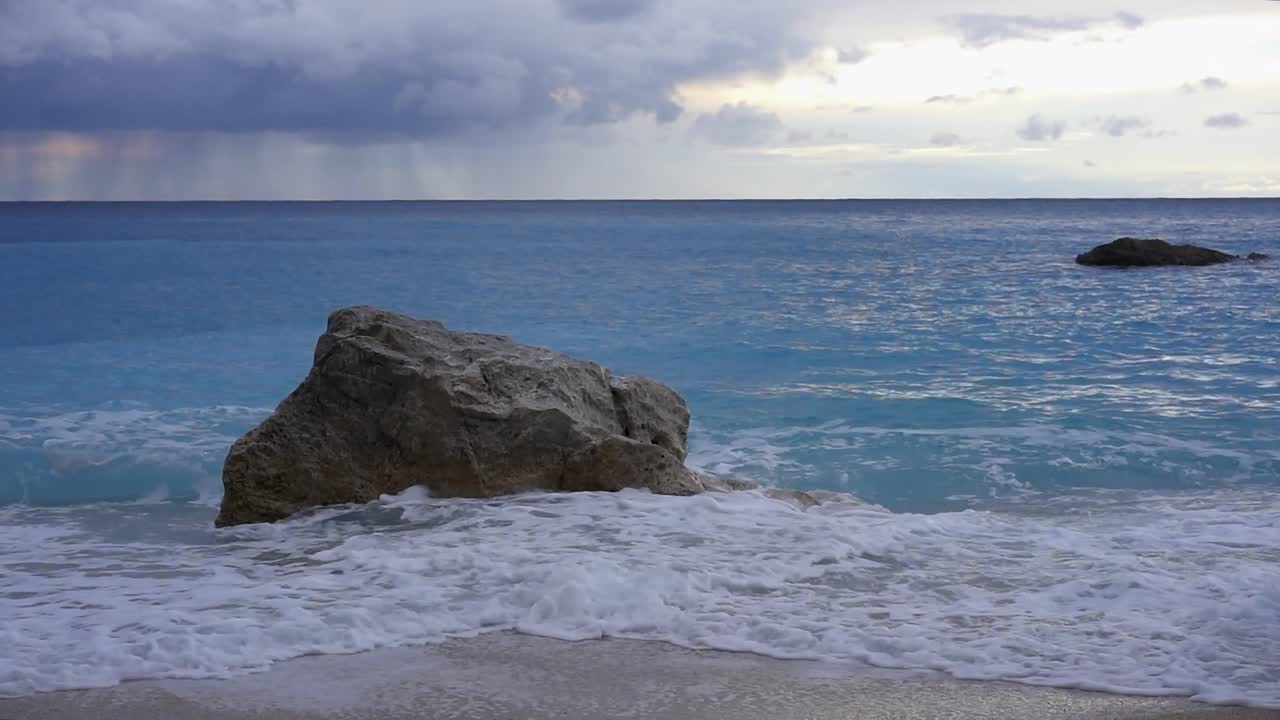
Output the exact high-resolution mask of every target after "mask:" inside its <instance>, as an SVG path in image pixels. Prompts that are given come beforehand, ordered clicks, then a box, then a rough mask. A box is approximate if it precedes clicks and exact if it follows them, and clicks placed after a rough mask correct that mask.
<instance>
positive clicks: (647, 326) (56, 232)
mask: <svg viewBox="0 0 1280 720" xmlns="http://www.w3.org/2000/svg"><path fill="white" fill-rule="evenodd" d="M1123 235H1133V236H1138V237H1163V238H1166V239H1169V240H1171V241H1176V242H1195V243H1198V244H1205V245H1209V246H1212V247H1216V248H1219V249H1223V250H1226V251H1229V252H1234V253H1239V254H1244V253H1248V252H1253V251H1256V252H1263V253H1269V254H1271V255H1273V256H1280V200H1113V201H1085V200H1081V201H1036V200H1025V201H847V202H845V201H813V202H583V203H577V202H528V203H523V202H522V203H489V202H475V203H471V202H460V203H449V202H440V203H226V204H222V203H191V204H184V203H179V204H0V307H2V308H3V315H2V317H3V319H2V320H0V695H25V694H30V693H38V692H44V691H50V690H56V689H62V688H84V687H97V686H108V685H113V684H117V683H120V682H123V681H126V680H131V679H139V678H166V677H168V678H172V677H181V678H201V677H227V676H233V675H238V674H242V673H248V672H253V671H259V670H263V669H265V668H267V667H269V666H270V665H271V664H272V663H275V662H277V661H281V660H286V659H289V658H294V657H298V656H302V655H314V654H326V653H352V652H358V651H362V650H368V649H373V648H379V647H390V646H404V645H417V644H426V643H433V642H438V641H440V640H442V639H444V638H449V637H466V636H473V635H477V634H481V633H490V632H498V631H512V630H514V631H518V632H523V633H530V634H536V635H543V636H548V637H554V638H565V639H589V638H599V637H613V638H638V639H650V640H664V641H668V642H671V643H675V644H678V645H682V646H687V647H693V648H715V649H725V650H737V651H747V652H752V653H759V654H764V655H770V656H775V657H781V658H808V659H818V660H827V661H831V662H833V663H842V662H847V663H849V664H850V665H849V667H850V672H856V667H857V664H859V663H870V664H872V665H876V666H881V667H889V668H909V669H927V670H936V671H942V672H946V673H949V674H951V675H954V676H956V677H960V678H983V679H1003V680H1011V681H1016V682H1024V683H1033V684H1042V685H1053V686H1060V687H1073V688H1086V689H1095V690H1106V691H1112V692H1124V693H1137V694H1148V695H1178V696H1188V697H1193V698H1195V699H1198V700H1202V701H1205V702H1211V703H1242V704H1252V705H1259V706H1270V707H1280V302H1278V301H1280V262H1263V263H1245V262H1240V263H1232V264H1228V265H1223V266H1215V267H1208V268H1153V269H1141V270H1115V269H1099V268H1085V267H1080V266H1077V265H1075V264H1074V263H1073V257H1074V256H1075V254H1077V253H1080V252H1083V251H1085V250H1087V249H1089V248H1090V247H1092V246H1094V245H1097V244H1100V243H1103V242H1107V241H1110V240H1112V239H1115V238H1117V237H1120V236H1123ZM352 304H373V305H379V306H383V307H386V308H388V309H392V310H396V311H399V312H403V313H406V314H410V315H413V316H417V317H422V318H434V319H438V320H441V321H443V322H444V323H445V324H446V325H448V326H449V327H451V328H454V329H466V330H475V331H482V332H492V333H499V334H505V335H511V336H513V337H515V338H516V339H517V340H520V341H523V342H528V343H532V344H537V345H544V346H547V347H551V348H554V349H556V350H560V351H562V352H566V353H569V354H571V355H575V356H580V357H584V358H588V359H592V360H595V361H598V362H601V363H603V364H605V365H608V366H609V367H611V368H612V369H614V370H615V371H618V372H636V373H642V374H646V375H650V376H653V377H655V378H658V379H660V380H663V381H664V382H667V383H669V384H671V385H672V386H673V387H675V388H676V389H677V390H679V391H680V392H681V393H682V394H683V395H684V397H685V398H686V399H687V401H688V402H689V406H690V410H691V412H692V414H693V424H692V429H691V434H690V441H691V452H690V459H689V462H690V464H691V465H692V466H695V467H698V468H700V469H703V470H706V471H710V472H715V473H726V474H733V475H736V476H743V477H749V478H753V479H755V480H757V481H759V482H760V483H762V484H764V485H769V486H780V487H788V488H801V489H813V488H821V489H827V490H836V491H842V492H847V493H850V494H852V495H854V496H856V497H857V498H861V499H862V500H864V501H865V503H855V502H835V503H829V504H826V505H822V506H820V507H817V508H811V509H808V510H801V509H798V508H796V507H793V506H791V505H788V504H786V503H783V502H779V501H777V500H774V499H770V498H769V497H767V496H766V495H764V494H762V493H759V492H743V493H733V494H724V495H706V496H701V497H693V498H672V497H658V496H652V495H649V494H646V493H641V492H631V491H628V492H623V493H619V494H612V495H611V494H594V493H593V494H581V495H564V496H555V495H527V496H519V497H512V498H503V499H496V500H483V501H482V500H439V499H432V498H430V497H428V496H426V495H425V494H424V493H422V492H420V491H416V490H411V491H409V492H406V493H404V494H402V495H400V496H397V497H384V498H382V499H381V500H379V501H377V502H374V503H371V504H369V505H366V506H359V507H339V508H328V509H323V510H319V511H315V512H310V513H305V514H303V515H302V516H299V517H297V518H295V519H291V520H289V521H286V522H282V523H278V524H274V525H255V526H243V527H237V528H229V529H223V530H215V529H214V528H213V518H214V515H215V514H216V509H217V505H218V501H219V498H220V493H221V487H220V469H221V463H222V459H223V457H224V455H225V453H226V450H227V448H228V447H229V446H230V444H231V443H232V441H233V440H234V439H235V438H236V437H238V436H239V435H240V434H241V433H243V432H244V431H246V430H248V429H249V428H251V427H252V426H253V425H255V424H256V423H257V422H258V421H260V420H261V419H262V418H264V417H265V416H266V415H267V414H268V413H270V411H271V408H272V407H273V405H274V404H275V403H276V402H278V401H279V400H280V399H281V398H282V397H283V396H284V395H285V394H286V393H288V392H289V390H291V389H292V388H293V387H294V386H295V385H296V384H297V383H298V382H299V381H300V380H301V379H302V377H303V376H304V375H305V373H306V371H307V369H308V368H309V366H310V358H311V352H312V349H313V347H314V343H315V339H316V337H317V336H318V335H319V334H320V332H321V331H322V330H323V327H324V322H325V318H326V316H327V314H328V313H329V312H330V311H332V310H333V309H335V308H338V307H341V306H344V305H352Z"/></svg>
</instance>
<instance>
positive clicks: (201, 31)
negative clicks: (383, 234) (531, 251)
mask: <svg viewBox="0 0 1280 720" xmlns="http://www.w3.org/2000/svg"><path fill="white" fill-rule="evenodd" d="M820 4H821V3H813V4H812V5H813V7H811V8H809V9H811V10H815V11H816V10H817V9H819V7H820ZM806 7H808V6H806ZM807 17H808V15H807V14H805V13H801V12H797V11H795V10H794V9H792V8H789V7H784V6H781V5H780V4H778V3H774V2H771V0H743V1H741V2H737V3H732V2H727V1H726V0H689V1H688V2H684V3H667V4H664V3H660V2H658V1H657V0H554V1H553V0H546V1H545V2H533V1H531V0H484V1H482V2H471V1H465V2H464V0H437V1H434V2H417V1H414V0H385V1H384V2H380V3H376V4H370V5H363V4H357V3H350V2H345V1H344V0H309V1H308V2H298V1H296V0H187V1H186V2H182V3H175V2H172V1H171V0H0V130H74V131H94V130H107V129H110V130H180V131H188V130H191V131H197V130H212V131H224V132H259V131H283V132H306V133H314V134H316V135H317V136H318V137H321V138H325V139H328V140H330V141H334V142H369V141H377V140H382V139H394V138H396V137H433V136H439V135H442V134H446V133H450V132H455V131H459V130H464V129H471V128H506V127H514V126H527V125H530V124H534V123H537V122H540V121H543V120H546V119H549V118H554V119H563V120H564V121H565V122H568V123H574V124H596V123H607V122H614V121H617V120H621V119H624V118H627V117H630V116H632V115H635V114H648V115H651V116H652V117H653V118H655V119H656V120H657V121H659V122H669V121H672V120H674V119H676V118H677V117H678V116H679V115H680V112H681V108H680V106H679V105H678V104H677V103H676V102H675V100H674V99H673V95H674V88H675V87H676V86H677V85H678V84H680V83H682V82H687V81H692V80H700V79H708V78H717V77H726V76H731V75H735V74H738V73H743V72H757V73H766V74H768V73H774V72H778V71H779V70H780V69H781V68H782V67H783V65H784V63H786V62H787V61H788V60H789V59H793V58H797V57H801V56H803V55H804V54H806V53H807V52H808V51H809V50H810V49H811V48H812V44H811V42H810V41H809V40H808V39H807V37H808V33H807V32H805V28H804V25H803V23H804V22H805V21H806V18H807ZM711 28H714V30H715V31H714V32H713V31H711Z"/></svg>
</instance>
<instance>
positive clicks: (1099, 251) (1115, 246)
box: [1076, 237, 1237, 267]
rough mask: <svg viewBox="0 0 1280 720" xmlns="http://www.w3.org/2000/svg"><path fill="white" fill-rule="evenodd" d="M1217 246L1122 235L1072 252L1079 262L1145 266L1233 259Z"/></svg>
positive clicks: (1193, 263) (1198, 263)
mask: <svg viewBox="0 0 1280 720" xmlns="http://www.w3.org/2000/svg"><path fill="white" fill-rule="evenodd" d="M1236 259H1237V258H1236V256H1235V255H1230V254H1227V253H1224V252H1220V251H1218V250H1211V249H1209V248H1203V247H1199V246H1197V245H1171V244H1169V243H1167V242H1165V241H1164V240H1139V239H1137V238H1130V237H1124V238H1120V239H1119V240H1115V241H1113V242H1109V243H1107V244H1105V245H1099V246H1098V247H1096V248H1094V249H1092V250H1090V251H1089V252H1087V253H1084V254H1082V255H1077V256H1076V262H1078V263H1080V264H1081V265H1113V266H1117V267H1149V266H1154V265H1217V264H1218V263H1224V262H1231V261H1232V260H1236Z"/></svg>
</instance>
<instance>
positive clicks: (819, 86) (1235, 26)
mask: <svg viewBox="0 0 1280 720" xmlns="http://www.w3.org/2000/svg"><path fill="white" fill-rule="evenodd" d="M1278 37H1280V15H1276V16H1275V17H1267V16H1252V17H1245V16H1239V17H1235V16H1219V17H1201V18H1195V19H1184V18H1180V19H1172V20H1166V21H1160V22H1154V23H1151V24H1149V25H1147V26H1145V27H1143V28H1141V29H1139V30H1136V31H1132V30H1125V29H1123V28H1104V29H1094V30H1089V31H1084V32H1068V33H1062V34H1060V35H1057V36H1056V37H1054V38H1052V39H1051V40H1048V41H1043V42H1040V41H1028V40H1015V41H1010V42H1004V43H999V44H995V45H991V46H989V47H986V48H984V49H981V50H978V49H974V48H967V47H964V46H962V44H961V43H960V41H959V40H958V39H956V38H953V37H940V36H939V37H931V38H926V39H923V40H919V41H915V42H894V43H880V44H872V45H870V46H869V49H870V55H869V56H868V57H867V58H866V59H865V60H862V61H861V62H859V63H857V64H855V65H848V64H841V63H839V62H838V54H837V51H836V50H834V49H827V50H824V51H822V52H821V53H819V54H818V55H817V56H816V57H814V58H812V59H811V60H810V62H808V63H806V64H805V65H803V66H796V67H793V68H792V69H791V71H790V72H788V73H786V74H785V75H784V76H783V77H782V78H780V79H778V80H770V79H763V78H755V79H739V80H737V81H736V82H733V83H715V84H711V83H704V84H700V85H699V84H690V85H686V86H683V87H682V88H681V95H682V97H683V98H684V99H685V100H686V102H687V103H688V104H689V106H690V107H691V108H693V109H699V110H703V109H708V108H715V107H719V106H720V105H722V104H724V103H729V102H737V101H746V102H749V103H752V104H754V105H760V106H765V107H769V108H771V109H775V110H788V109H811V108H814V107H817V106H820V105H824V104H831V103H840V102H850V101H852V102H858V103H870V104H873V105H885V104H907V103H920V102H923V101H924V100H925V99H926V98H929V97H933V96H947V95H954V96H959V97H962V98H974V99H977V100H985V101H989V102H995V101H997V100H998V98H997V96H994V95H991V94H989V93H988V94H987V95H984V94H983V93H984V92H985V91H990V90H991V89H992V88H994V87H1015V86H1016V87H1020V88H1023V90H1024V92H1025V93H1026V95H1027V96H1029V97H1032V98H1052V97H1090V96H1104V95H1116V94H1123V93H1133V92H1142V91H1151V90H1158V89H1165V88H1169V89H1174V88H1177V87H1179V86H1181V85H1182V84H1183V83H1184V82H1186V81H1187V78H1194V77H1202V76H1204V75H1205V74H1206V73H1213V74H1216V75H1220V76H1224V77H1230V78H1231V79H1232V83H1233V84H1234V85H1236V86H1247V85H1249V84H1259V83H1268V82H1275V80H1276V78H1280V43H1277V42H1276V38H1278Z"/></svg>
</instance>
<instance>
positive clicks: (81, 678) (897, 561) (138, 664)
mask: <svg viewBox="0 0 1280 720" xmlns="http://www.w3.org/2000/svg"><path fill="white" fill-rule="evenodd" d="M1104 500H1105V501H1100V502H1097V503H1094V504H1093V505H1091V504H1090V501H1089V498H1088V497H1078V498H1075V501H1074V505H1073V506H1071V507H1074V508H1075V509H1074V510H1071V509H1068V508H1067V506H1066V505H1064V506H1062V507H1057V508H1054V509H1053V512H1052V513H1048V512H1042V511H1040V510H1041V509H1040V508H1038V507H1035V506H1032V507H1029V508H1025V509H1023V510H1021V511H1008V512H977V511H964V512H956V513H945V514H939V515H913V514H892V513H888V512H886V511H884V510H882V509H880V508H877V507H874V506H867V505H861V504H857V503H851V502H844V503H828V504H824V505H820V506H818V507H812V508H808V509H800V508H798V507H796V506H794V505H792V504H788V503H786V502H782V501H779V500H776V499H772V498H770V497H768V496H767V495H766V494H764V493H759V492H746V493H730V494H709V495H702V496H696V497H688V498H677V497H661V496H654V495H650V494H648V493H644V492H634V491H626V492H622V493H617V494H596V493H590V494H572V495H525V496H518V497H512V498H503V499H498V500H486V501H470V500H448V501H442V500H433V499H431V498H428V497H425V496H424V495H423V494H422V493H421V492H420V491H411V492H409V493H406V494H404V495H401V496H398V497H387V498H384V499H383V500H382V501H380V502H375V503H372V504H370V505H367V506H361V507H346V508H330V509H325V510H323V511H319V512H316V513H312V514H310V515H307V516H303V517H300V518H297V519H295V520H292V521H289V522H286V523H280V524H275V525H254V526H244V527H240V528H233V529H229V530H224V531H216V532H215V531H212V530H209V529H201V530H200V531H199V532H198V533H195V532H194V531H193V532H192V534H191V535H189V536H185V537H182V538H180V539H181V540H182V542H180V543H175V542H174V537H173V531H172V528H173V527H195V523H192V522H191V520H190V518H181V517H175V516H173V515H172V514H173V513H188V514H201V517H205V516H207V514H208V509H207V508H204V507H199V506H194V507H191V506H180V505H113V506H97V507H90V508H84V507H80V508H66V509H40V508H5V509H0V513H3V516H2V517H0V548H4V550H3V556H2V557H0V568H2V571H0V572H2V574H3V577H0V588H3V590H0V615H3V616H4V617H5V618H6V622H5V623H4V625H3V626H2V627H0V692H3V693H5V694H25V693H31V692H38V691H47V690H56V689H62V688H76V687H93V686H106V685H113V684H116V683H119V682H121V681H124V680H131V679H138V678H202V677H230V676H234V675H238V674H243V673H245V672H248V671H255V670H263V669H266V668H267V667H268V666H270V665H271V664H272V663H273V662H276V661H279V660H284V659H288V658H293V657H298V656H301V655H309V654H333V653H352V652H359V651H364V650H370V649H373V648H380V647H393V646H407V645H421V644H426V643H433V642H439V641H441V640H444V639H446V638H449V637H455V636H474V635H476V634H480V633H488V632H494V631H500V630H518V631H520V632H524V633H529V634H535V635H543V636H548V637H554V638H561V639H567V640H581V639H589V638H601V637H614V638H635V639H651V640H665V641H668V642H671V643H674V644H677V645H682V646H686V647H690V648H715V649H721V650H737V651H749V652H752V653H757V654H761V655H769V656H773V657H777V658H803V659H821V660H835V661H861V662H866V663H870V664H873V665H876V666H881V667H892V668H913V669H931V670H938V671H944V672H946V673H948V674H950V675H952V676H955V677H958V678H971V679H1005V680H1015V681H1018V682H1023V683H1030V684H1040V685H1053V686H1059V687H1068V688H1086V689H1096V690H1108V691H1114V692H1122V693H1138V694H1146V695H1182V696H1191V697H1195V698H1197V699H1199V700H1204V701H1208V702H1218V703H1252V704H1256V705H1268V706H1278V707H1280V662H1278V661H1277V660H1278V656H1277V654H1276V648H1278V647H1280V623H1276V622H1275V619H1276V617H1278V616H1280V587H1278V585H1277V583H1278V582H1280V579H1278V578H1277V576H1276V575H1275V573H1274V568H1275V567H1276V563H1277V562H1280V528H1277V527H1276V526H1275V524H1274V522H1273V518H1274V512H1273V511H1272V510H1271V509H1270V508H1271V507H1273V504H1274V502H1275V501H1276V497H1275V495H1274V492H1271V491H1256V492H1255V491H1240V492H1237V493H1234V494H1224V493H1222V492H1220V491H1219V492H1218V493H1216V494H1215V495H1208V494H1202V495H1195V494H1182V495H1170V496H1156V495H1142V496H1134V497H1133V498H1132V499H1131V501H1126V500H1125V498H1123V497H1117V496H1108V497H1106V498H1105V499H1104ZM1063 502H1064V503H1065V502H1066V501H1063ZM1138 506H1140V507H1141V509H1142V512H1140V513H1137V512H1130V511H1127V510H1126V508H1127V507H1128V508H1130V509H1132V508H1134V507H1138ZM207 522H208V521H207V518H206V520H205V521H204V527H205V528H207ZM113 537H114V538H116V539H115V540H112V538H113Z"/></svg>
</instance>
